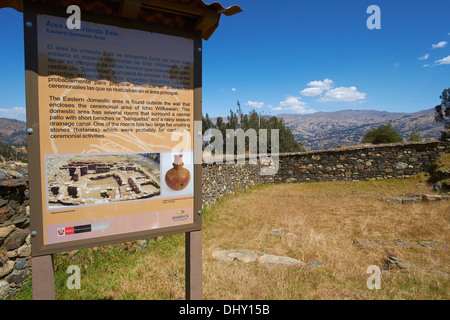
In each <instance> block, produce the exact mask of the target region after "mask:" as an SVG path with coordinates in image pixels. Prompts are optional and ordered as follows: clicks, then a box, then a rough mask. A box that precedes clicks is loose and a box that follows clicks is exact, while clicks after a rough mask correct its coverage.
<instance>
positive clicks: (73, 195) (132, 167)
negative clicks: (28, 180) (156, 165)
mask: <svg viewBox="0 0 450 320" xmlns="http://www.w3.org/2000/svg"><path fill="white" fill-rule="evenodd" d="M53 177H54V178H53V179H51V182H50V185H49V197H48V198H49V204H50V206H60V205H80V204H92V203H104V202H112V201H125V200H136V199H142V198H150V197H155V196H158V195H160V185H159V181H155V179H154V178H153V177H151V176H150V175H149V174H148V173H146V172H145V171H144V169H143V168H141V167H140V166H139V165H136V164H134V163H132V162H130V161H129V160H128V159H124V161H123V162H121V161H110V162H108V161H105V162H100V161H69V162H68V163H66V164H63V165H61V166H60V167H59V169H58V170H57V171H56V172H55V173H54V176H53ZM158 177H159V173H158ZM108 178H113V179H114V181H115V183H114V184H111V181H109V182H106V180H107V179H108ZM103 181H105V182H103ZM108 183H109V185H108ZM103 184H106V185H105V186H103ZM100 186H102V188H101V190H99V187H100ZM145 186H149V187H145Z"/></svg>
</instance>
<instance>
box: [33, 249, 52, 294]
mask: <svg viewBox="0 0 450 320" xmlns="http://www.w3.org/2000/svg"><path fill="white" fill-rule="evenodd" d="M31 274H32V279H31V284H32V287H33V289H32V291H33V300H55V274H54V271H53V255H44V256H37V257H32V258H31Z"/></svg>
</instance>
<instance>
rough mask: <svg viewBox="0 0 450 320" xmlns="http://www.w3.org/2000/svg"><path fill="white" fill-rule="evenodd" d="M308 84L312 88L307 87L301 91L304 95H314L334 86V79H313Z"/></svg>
mask: <svg viewBox="0 0 450 320" xmlns="http://www.w3.org/2000/svg"><path fill="white" fill-rule="evenodd" d="M306 85H307V86H308V87H311V88H305V89H303V90H302V91H300V93H301V94H302V95H304V96H308V97H314V96H318V95H319V94H322V93H324V92H325V91H328V90H330V89H331V88H332V87H333V80H330V79H325V80H323V81H311V82H308V83H307V84H306Z"/></svg>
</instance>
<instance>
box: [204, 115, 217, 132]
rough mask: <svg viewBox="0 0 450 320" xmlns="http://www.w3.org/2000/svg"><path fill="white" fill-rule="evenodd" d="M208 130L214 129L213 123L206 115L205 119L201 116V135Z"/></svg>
mask: <svg viewBox="0 0 450 320" xmlns="http://www.w3.org/2000/svg"><path fill="white" fill-rule="evenodd" d="M210 128H215V125H214V123H213V122H212V121H211V119H210V118H209V115H208V114H206V117H203V115H202V133H205V131H206V130H208V129H210Z"/></svg>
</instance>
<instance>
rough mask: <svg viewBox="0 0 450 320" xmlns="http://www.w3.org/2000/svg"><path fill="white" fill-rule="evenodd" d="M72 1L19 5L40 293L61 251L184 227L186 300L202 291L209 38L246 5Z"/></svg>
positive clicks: (51, 291) (47, 294) (51, 293)
mask: <svg viewBox="0 0 450 320" xmlns="http://www.w3.org/2000/svg"><path fill="white" fill-rule="evenodd" d="M44 2H45V3H44ZM187 2H191V3H187ZM11 3H12V4H11ZM49 3H50V4H49ZM64 3H65V2H64V1H59V0H54V1H42V3H41V1H39V0H35V1H32V0H29V1H28V0H25V1H24V3H22V1H10V3H9V5H10V6H12V7H14V8H16V9H18V10H22V9H23V12H24V37H25V68H26V71H25V73H26V100H27V126H28V130H27V133H28V134H29V139H28V154H29V179H30V196H31V197H30V209H31V231H32V274H33V278H32V279H33V280H32V281H33V282H32V284H33V298H34V299H54V298H55V284H54V274H53V259H52V254H54V253H57V252H63V251H69V250H74V249H80V248H86V247H93V246H99V245H106V244H112V243H118V242H124V241H132V240H137V239H143V238H150V237H157V236H161V235H169V234H175V233H185V234H186V298H187V299H201V297H202V271H201V268H202V267H201V264H202V262H201V261H202V260H201V256H202V250H201V248H202V246H201V220H202V217H201V209H202V192H201V168H202V165H201V157H200V160H199V159H198V158H199V157H198V156H196V157H195V159H196V160H195V161H194V147H195V145H196V144H197V142H195V141H196V139H194V137H195V135H196V134H197V133H196V132H194V123H199V122H200V121H201V117H202V106H201V87H202V80H201V73H202V71H201V70H202V38H203V39H208V38H209V36H211V34H212V33H213V32H214V30H215V29H216V28H217V26H218V21H219V17H220V15H221V13H224V14H226V15H232V14H235V13H238V12H240V11H241V9H240V8H239V7H237V6H233V7H230V8H227V9H224V8H223V7H222V6H221V5H220V4H218V3H213V4H211V5H206V4H205V3H203V2H202V1H175V2H172V1H171V2H164V1H157V0H148V1H145V0H142V1H127V0H120V1H119V0H115V1H107V0H104V1H101V0H98V1H95V3H94V4H92V1H86V2H83V1H79V2H78V5H77V6H75V7H76V8H75V9H73V8H72V9H73V10H75V11H73V12H76V11H77V10H78V15H75V16H71V15H69V14H68V13H67V11H66V10H67V8H65V7H64ZM69 17H70V19H71V21H70V23H69ZM74 19H75V20H74ZM77 19H78V20H77ZM200 123H201V122H200ZM197 141H198V140H197Z"/></svg>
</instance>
